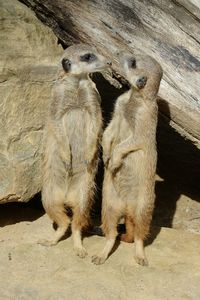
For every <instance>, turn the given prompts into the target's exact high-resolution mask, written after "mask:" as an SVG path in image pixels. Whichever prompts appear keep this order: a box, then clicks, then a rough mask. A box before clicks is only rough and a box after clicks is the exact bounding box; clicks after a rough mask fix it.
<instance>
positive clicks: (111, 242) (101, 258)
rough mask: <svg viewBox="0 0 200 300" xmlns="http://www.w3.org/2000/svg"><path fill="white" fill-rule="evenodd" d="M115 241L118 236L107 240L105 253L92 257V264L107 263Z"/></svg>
mask: <svg viewBox="0 0 200 300" xmlns="http://www.w3.org/2000/svg"><path fill="white" fill-rule="evenodd" d="M115 241H116V236H114V237H108V238H107V241H106V245H105V247H104V248H103V251H102V252H101V253H100V254H99V255H93V256H92V262H93V263H94V264H95V265H101V264H103V263H104V262H105V261H106V259H107V258H108V255H109V254H110V252H111V250H112V248H113V247H114V244H115Z"/></svg>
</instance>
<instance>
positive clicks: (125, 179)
mask: <svg viewBox="0 0 200 300" xmlns="http://www.w3.org/2000/svg"><path fill="white" fill-rule="evenodd" d="M118 59H119V62H120V66H121V69H122V70H123V71H122V72H123V73H122V74H123V75H124V77H125V78H126V79H127V80H128V81H129V83H130V85H131V88H130V90H128V91H127V92H125V93H124V94H122V95H121V96H119V98H118V99H117V101H116V104H115V109H114V113H113V118H112V120H111V122H110V124H109V125H108V127H107V128H106V130H105V131H104V134H103V139H102V146H103V160H104V164H105V175H104V182H103V203H102V229H103V231H104V234H105V236H106V240H107V241H106V245H105V247H104V249H103V251H102V252H101V253H100V255H98V256H93V258H92V262H93V263H95V264H102V263H104V262H105V260H106V259H107V257H108V255H109V254H110V252H111V250H112V248H113V246H114V243H115V240H116V237H117V224H118V222H119V220H120V219H121V217H124V219H125V226H126V233H125V234H124V235H122V236H121V240H122V241H125V242H133V240H134V242H135V259H136V262H137V263H139V264H140V265H147V264H148V261H147V258H146V255H145V251H144V239H145V238H146V237H147V235H148V232H149V226H150V222H151V218H152V210H153V207H154V198H155V195H154V186H155V172H156V162H157V151H156V127H157V114H158V107H157V101H156V96H157V93H158V89H159V85H160V80H161V78H162V68H161V66H160V65H159V64H158V63H157V62H156V61H155V60H154V59H153V58H151V57H149V56H146V55H140V54H135V55H131V54H122V53H120V54H118Z"/></svg>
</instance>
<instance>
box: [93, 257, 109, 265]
mask: <svg viewBox="0 0 200 300" xmlns="http://www.w3.org/2000/svg"><path fill="white" fill-rule="evenodd" d="M105 261H106V258H105V257H103V256H98V255H93V256H92V263H93V264H95V265H102V264H104V263H105Z"/></svg>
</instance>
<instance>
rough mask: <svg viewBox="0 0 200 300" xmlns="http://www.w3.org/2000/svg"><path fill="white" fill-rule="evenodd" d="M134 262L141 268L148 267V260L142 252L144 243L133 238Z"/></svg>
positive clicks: (143, 251)
mask: <svg viewBox="0 0 200 300" xmlns="http://www.w3.org/2000/svg"><path fill="white" fill-rule="evenodd" d="M135 260H136V262H137V263H138V264H139V265H141V266H148V260H147V258H146V254H145V250H144V241H143V240H142V239H141V238H137V237H135Z"/></svg>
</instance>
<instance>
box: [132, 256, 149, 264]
mask: <svg viewBox="0 0 200 300" xmlns="http://www.w3.org/2000/svg"><path fill="white" fill-rule="evenodd" d="M135 261H136V262H137V263H138V264H139V265H141V266H148V265H149V263H148V260H147V258H146V257H144V256H135Z"/></svg>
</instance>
